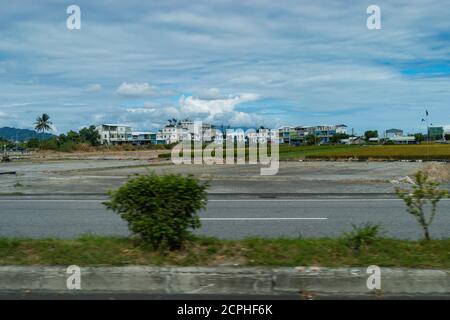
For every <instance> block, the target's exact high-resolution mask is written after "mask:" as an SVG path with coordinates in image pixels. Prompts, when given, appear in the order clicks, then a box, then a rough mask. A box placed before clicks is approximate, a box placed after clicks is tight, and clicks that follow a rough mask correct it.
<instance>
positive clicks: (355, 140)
mask: <svg viewBox="0 0 450 320" xmlns="http://www.w3.org/2000/svg"><path fill="white" fill-rule="evenodd" d="M365 142H366V141H365V140H364V137H349V138H347V139H341V140H340V143H342V144H364V143H365Z"/></svg>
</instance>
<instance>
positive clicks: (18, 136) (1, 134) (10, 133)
mask: <svg viewBox="0 0 450 320" xmlns="http://www.w3.org/2000/svg"><path fill="white" fill-rule="evenodd" d="M51 137H53V134H51V133H39V132H36V131H34V130H30V129H17V128H10V127H3V128H0V138H3V139H6V140H11V141H16V140H17V141H27V140H30V139H32V138H37V139H39V140H45V139H48V138H51Z"/></svg>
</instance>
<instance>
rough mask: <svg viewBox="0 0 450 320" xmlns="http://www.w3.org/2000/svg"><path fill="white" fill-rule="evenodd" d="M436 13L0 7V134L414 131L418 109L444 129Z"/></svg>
mask: <svg viewBox="0 0 450 320" xmlns="http://www.w3.org/2000/svg"><path fill="white" fill-rule="evenodd" d="M72 4H76V5H78V6H79V7H80V9H81V29H79V30H69V29H68V28H67V27H66V20H67V18H68V17H69V14H67V13H66V9H67V7H68V6H69V5H72ZM372 4H375V5H378V6H379V7H380V9H381V29H380V30H369V29H368V28H367V25H366V20H367V18H368V17H369V16H370V14H368V13H367V12H366V10H367V7H368V6H369V5H372ZM449 14H450V1H433V0H429V1H423V0H421V1H419V0H408V1H398V0H394V1H393V0H390V1H378V0H370V1H361V0H358V1H351V0H342V1H299V0H298V1H294V0H277V1H273V0H271V1H268V0H239V1H233V0H214V1H208V0H206V1H202V0H196V1H175V0H164V1H156V0H150V1H142V0H127V1H102V0H96V1H77V0H71V1H61V0H40V1H25V0H18V1H6V0H0V127H2V126H14V127H20V128H33V122H34V120H35V118H36V117H37V116H38V115H40V114H42V113H44V112H45V113H48V114H49V115H50V117H51V120H52V121H53V124H54V129H55V133H63V132H66V131H68V130H78V129H80V128H82V127H84V126H87V125H91V124H101V123H124V124H129V125H131V126H133V128H134V129H135V130H139V131H142V130H155V129H158V128H160V127H162V126H163V125H164V124H165V123H167V120H168V119H171V118H176V119H185V118H189V119H191V120H201V121H207V122H212V123H213V124H217V125H221V124H225V125H231V126H233V127H244V128H245V127H252V126H261V125H263V126H265V127H270V128H275V127H278V126H281V125H293V126H296V125H318V124H341V123H342V124H346V125H348V126H349V130H352V129H354V130H355V132H359V133H363V132H364V130H369V129H373V130H379V131H380V132H382V131H384V130H386V129H390V128H400V129H403V130H405V132H418V131H425V126H424V124H423V123H422V122H421V119H422V118H424V117H425V110H428V111H429V114H430V116H429V121H430V123H433V124H434V125H447V124H450V17H449ZM448 128H449V129H450V127H448Z"/></svg>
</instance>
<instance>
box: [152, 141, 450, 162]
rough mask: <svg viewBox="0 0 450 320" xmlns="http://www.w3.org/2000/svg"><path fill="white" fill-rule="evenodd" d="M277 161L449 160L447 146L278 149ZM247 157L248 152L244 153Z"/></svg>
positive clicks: (343, 146) (292, 147)
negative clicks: (278, 157) (278, 159)
mask: <svg viewBox="0 0 450 320" xmlns="http://www.w3.org/2000/svg"><path fill="white" fill-rule="evenodd" d="M279 150H280V151H279V152H280V160H298V159H317V160H336V159H349V158H353V159H359V160H450V145H445V144H434V143H432V144H417V145H322V146H289V145H280V149H279ZM246 153H248V152H246ZM170 156H171V154H170V153H162V154H159V155H158V157H159V158H170Z"/></svg>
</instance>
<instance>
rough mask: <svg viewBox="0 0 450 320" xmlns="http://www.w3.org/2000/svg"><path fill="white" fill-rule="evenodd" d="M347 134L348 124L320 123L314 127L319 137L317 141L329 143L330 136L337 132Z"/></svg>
mask: <svg viewBox="0 0 450 320" xmlns="http://www.w3.org/2000/svg"><path fill="white" fill-rule="evenodd" d="M338 133H340V134H346V133H347V126H346V125H345V124H338V125H320V126H316V127H315V128H314V134H315V135H316V138H317V143H319V144H322V143H325V144H326V143H329V142H330V138H331V137H332V136H334V135H335V134H338Z"/></svg>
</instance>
